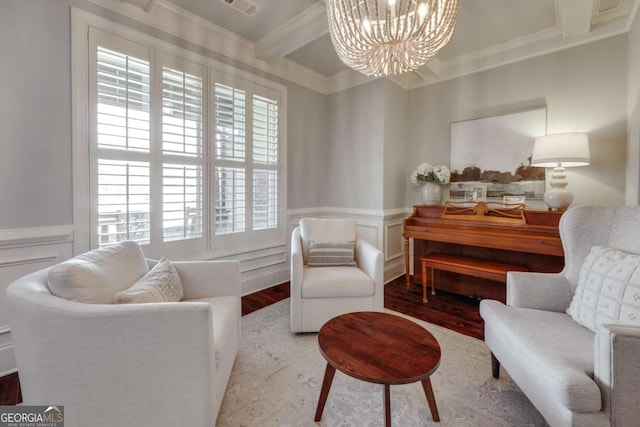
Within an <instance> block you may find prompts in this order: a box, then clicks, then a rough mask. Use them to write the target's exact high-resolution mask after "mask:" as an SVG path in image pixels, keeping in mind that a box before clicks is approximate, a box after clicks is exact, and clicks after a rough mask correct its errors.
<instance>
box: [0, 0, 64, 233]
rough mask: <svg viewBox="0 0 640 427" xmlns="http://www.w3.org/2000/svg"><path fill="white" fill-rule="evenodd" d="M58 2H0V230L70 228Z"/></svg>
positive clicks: (61, 9) (60, 3) (61, 16)
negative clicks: (37, 227) (1, 59)
mask: <svg viewBox="0 0 640 427" xmlns="http://www.w3.org/2000/svg"><path fill="white" fill-rule="evenodd" d="M69 20H70V18H69V8H68V7H67V6H66V2H64V1H55V2H52V1H15V0H11V1H3V2H1V3H0V52H2V55H3V63H2V66H1V67H0V93H2V98H3V99H2V103H0V129H1V130H2V131H1V133H0V229H3V228H22V227H32V226H50V225H60V224H71V216H72V214H71V211H72V204H71V200H72V199H71V95H70V93H71V89H70V87H71V86H70V81H71V76H70V74H71V71H70V64H71V60H70V51H71V47H70V44H69V40H70V33H71V31H70V26H69Z"/></svg>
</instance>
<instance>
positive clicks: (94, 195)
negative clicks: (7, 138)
mask: <svg viewBox="0 0 640 427" xmlns="http://www.w3.org/2000/svg"><path fill="white" fill-rule="evenodd" d="M88 34H89V37H88V46H89V52H88V55H87V58H88V60H89V67H88V75H87V77H88V78H87V82H88V84H85V86H86V88H88V92H87V100H88V114H87V123H86V129H87V131H88V132H87V133H88V135H89V139H88V141H86V144H87V145H86V146H85V147H84V148H83V147H80V148H78V146H77V145H74V147H75V148H74V149H75V150H76V151H74V153H76V154H79V155H77V156H76V158H78V157H82V155H83V153H88V154H87V162H86V163H85V164H86V167H85V166H78V165H81V162H77V161H74V175H75V174H76V171H77V170H80V171H82V172H84V175H83V176H86V177H87V180H86V184H85V183H84V182H83V181H82V180H76V179H75V178H74V199H75V200H82V199H83V198H84V200H88V202H87V205H86V207H84V206H82V204H81V203H78V205H80V206H81V208H80V209H76V206H74V212H77V213H79V215H75V217H76V218H82V217H83V216H84V214H85V212H86V213H88V215H87V216H88V217H89V219H88V220H87V221H86V231H85V229H84V228H83V227H80V232H79V235H80V234H83V233H84V236H86V241H88V244H89V246H90V247H99V246H104V245H109V244H112V243H116V242H120V241H124V240H135V241H137V242H139V243H140V244H141V245H143V246H144V249H145V251H147V253H148V255H150V256H152V257H158V256H169V255H183V254H196V253H201V256H203V257H206V256H211V257H216V256H218V255H220V256H225V255H227V254H230V253H240V252H243V251H251V250H257V249H258V248H266V247H273V246H274V245H283V244H284V243H285V237H284V231H285V230H284V221H283V220H282V216H283V212H284V202H283V197H284V194H283V193H285V192H284V191H282V185H283V183H282V180H283V177H284V175H283V167H284V165H283V164H282V159H281V157H282V156H281V153H282V149H283V147H282V139H281V135H282V129H281V126H282V117H283V115H284V113H285V112H284V110H283V104H282V102H283V99H284V98H283V94H284V88H283V87H282V86H280V85H276V84H274V83H272V82H269V81H268V80H265V79H262V78H259V77H255V76H253V75H250V74H249V73H246V72H240V71H237V70H234V69H232V68H231V67H226V68H225V67H222V68H224V69H225V71H224V72H222V71H221V70H220V68H221V67H219V66H218V67H213V66H212V65H211V64H212V61H211V60H209V59H206V58H202V57H200V56H197V55H192V54H190V55H186V56H183V55H180V54H176V53H175V52H173V53H171V54H169V53H167V52H165V51H164V50H159V49H156V48H154V47H150V46H147V45H146V44H144V43H147V42H149V40H144V43H142V44H138V43H133V42H130V41H128V40H125V39H123V38H120V37H118V36H115V35H112V34H108V33H106V32H102V31H100V30H97V29H88ZM165 47H166V46H165ZM169 50H170V49H169ZM86 88H85V90H86ZM74 144H77V142H75V141H74ZM76 187H78V188H86V194H78V196H77V197H75V195H76V194H77V192H76V191H77V190H76ZM74 221H75V220H74ZM77 222H82V219H79V220H78V221H77ZM83 224H85V223H83ZM79 240H80V239H79ZM252 248H254V249H252Z"/></svg>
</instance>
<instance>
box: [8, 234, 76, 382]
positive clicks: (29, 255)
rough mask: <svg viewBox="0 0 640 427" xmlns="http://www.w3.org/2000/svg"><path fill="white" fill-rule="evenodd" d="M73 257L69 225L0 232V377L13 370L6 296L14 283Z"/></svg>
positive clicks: (13, 360) (14, 369)
mask: <svg viewBox="0 0 640 427" xmlns="http://www.w3.org/2000/svg"><path fill="white" fill-rule="evenodd" d="M72 254H73V228H72V226H70V225H69V226H56V227H34V228H23V229H11V230H0V376H5V375H7V374H10V373H12V372H15V371H16V363H15V357H14V354H13V345H12V344H11V329H10V327H9V322H8V319H7V313H6V309H5V304H6V303H5V293H6V290H7V287H8V286H9V284H10V283H11V282H13V281H14V280H16V279H18V278H20V277H22V276H25V275H27V274H29V273H33V272H35V271H38V270H41V269H43V268H47V267H50V266H52V265H54V264H57V263H59V262H61V261H64V260H65V259H68V258H71V256H72Z"/></svg>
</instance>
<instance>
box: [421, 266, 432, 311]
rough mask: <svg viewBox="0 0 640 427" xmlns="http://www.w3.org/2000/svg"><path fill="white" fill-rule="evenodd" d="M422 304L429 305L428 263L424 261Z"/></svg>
mask: <svg viewBox="0 0 640 427" xmlns="http://www.w3.org/2000/svg"><path fill="white" fill-rule="evenodd" d="M431 286H433V285H431ZM422 302H423V303H425V304H426V303H427V302H429V301H428V300H427V263H425V262H424V261H422Z"/></svg>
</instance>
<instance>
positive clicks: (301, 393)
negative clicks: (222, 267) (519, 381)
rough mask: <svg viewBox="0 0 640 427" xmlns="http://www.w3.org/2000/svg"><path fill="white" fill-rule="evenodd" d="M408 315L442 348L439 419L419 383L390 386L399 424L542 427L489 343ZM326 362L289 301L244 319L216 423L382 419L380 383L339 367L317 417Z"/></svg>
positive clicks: (343, 426)
mask: <svg viewBox="0 0 640 427" xmlns="http://www.w3.org/2000/svg"><path fill="white" fill-rule="evenodd" d="M386 311H387V312H389V313H392V314H396V315H399V316H402V317H406V318H408V319H410V320H413V321H415V322H416V323H418V324H419V325H422V326H423V327H425V328H426V329H427V330H429V332H431V333H432V334H433V336H435V337H436V339H437V340H438V342H439V343H440V347H441V349H442V361H441V363H440V367H439V368H438V370H437V371H436V372H435V373H434V374H433V375H432V376H431V383H432V385H433V389H434V393H435V397H436V403H437V405H438V410H439V413H440V419H441V422H440V423H434V422H433V420H432V418H431V413H430V412H429V407H428V406H427V401H426V398H425V395H424V391H423V389H422V386H421V384H420V383H414V384H407V385H395V386H391V413H392V415H391V418H392V424H393V425H394V426H401V427H409V426H438V425H439V426H473V427H483V426H487V427H497V426H545V425H546V423H545V421H544V419H543V418H542V416H541V415H540V414H539V413H538V412H537V410H536V409H535V408H534V407H533V406H532V405H531V403H530V402H529V401H528V400H527V398H526V397H525V396H524V394H523V393H522V392H521V391H520V389H519V388H518V387H517V386H516V385H515V384H514V383H513V381H512V380H511V379H510V378H509V376H508V374H507V373H506V372H504V370H502V372H501V374H500V379H499V380H496V379H494V378H492V376H491V367H490V358H489V351H488V350H487V348H486V346H485V344H484V342H482V341H480V340H478V339H475V338H471V337H467V336H464V335H462V334H459V333H457V332H453V331H450V330H448V329H444V328H442V327H440V326H437V325H433V324H430V323H426V322H423V321H421V320H417V319H413V318H411V317H408V316H405V315H402V314H400V313H396V312H393V311H390V310H386ZM325 367H326V362H325V360H324V358H323V357H322V355H321V354H320V352H319V351H318V343H317V334H292V333H291V331H290V330H289V300H288V299H286V300H283V301H280V302H278V303H276V304H273V305H271V306H268V307H266V308H263V309H261V310H258V311H256V312H254V313H251V314H249V315H247V316H244V317H243V318H242V339H241V345H240V350H239V352H238V356H237V358H236V362H235V366H234V368H233V372H232V374H231V379H230V382H229V386H228V388H227V392H226V394H225V397H224V401H223V402H222V408H221V411H220V414H219V416H218V423H217V425H218V426H234V427H239V426H246V427H250V426H291V427H294V426H295V427H299V426H318V425H320V426H340V427H347V426H354V427H356V426H357V427H360V426H367V427H369V426H371V427H373V426H383V425H384V406H383V386H382V385H379V384H370V383H365V382H363V381H359V380H356V379H354V378H351V377H348V376H346V375H345V374H343V373H341V372H339V371H338V372H336V375H335V378H334V380H333V385H332V386H331V390H330V392H329V398H328V400H327V404H326V406H325V409H324V413H323V415H322V421H321V422H319V423H315V422H314V421H313V417H314V414H315V411H316V406H317V403H318V396H319V395H320V387H321V385H322V378H323V375H324V370H325Z"/></svg>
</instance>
